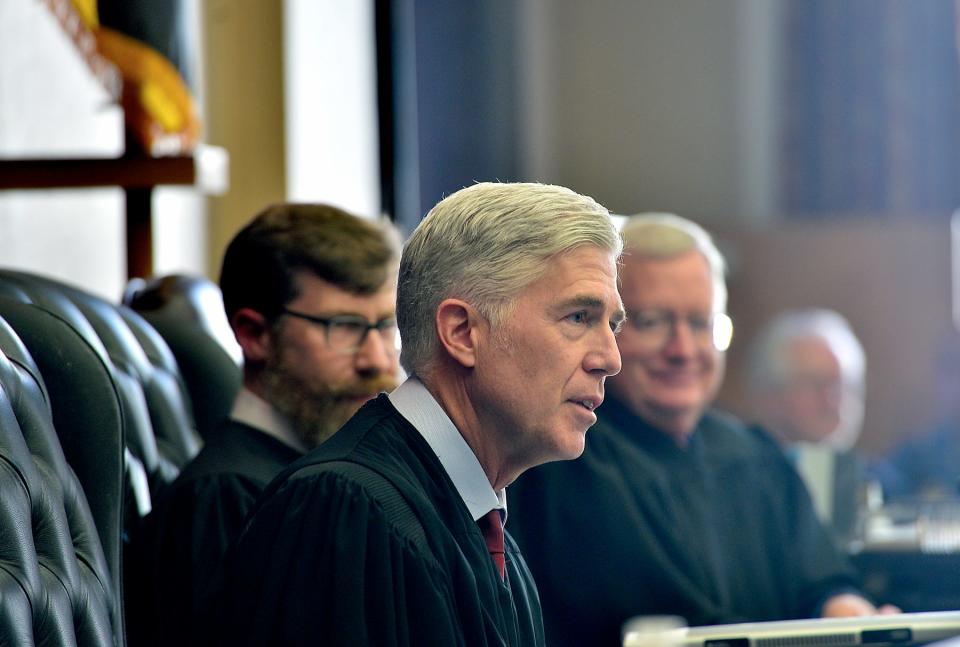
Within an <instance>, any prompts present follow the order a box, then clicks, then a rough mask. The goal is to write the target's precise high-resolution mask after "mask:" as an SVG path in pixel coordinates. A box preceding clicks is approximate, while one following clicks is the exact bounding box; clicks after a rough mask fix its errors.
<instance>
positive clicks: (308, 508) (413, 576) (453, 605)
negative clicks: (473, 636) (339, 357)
mask: <svg viewBox="0 0 960 647" xmlns="http://www.w3.org/2000/svg"><path fill="white" fill-rule="evenodd" d="M220 587H221V588H220V590H217V591H214V592H213V593H214V595H215V596H219V597H220V601H219V609H218V617H219V627H217V629H216V635H215V636H213V638H215V639H217V640H219V642H220V643H221V644H223V645H267V644H269V645H351V646H354V645H356V646H363V645H370V646H374V645H376V646H377V647H381V646H382V647H391V646H405V645H410V646H417V645H460V644H465V642H466V641H465V639H464V635H465V633H466V632H468V631H470V629H469V628H464V627H462V626H461V624H460V623H459V622H458V619H457V611H458V609H457V602H456V599H455V596H454V593H453V591H452V590H451V584H450V580H449V577H447V576H445V574H444V572H443V569H442V567H441V565H440V564H439V563H438V562H437V560H436V559H435V558H433V556H432V555H431V554H430V553H429V551H426V550H424V548H423V546H422V545H418V544H417V543H416V542H415V541H414V540H413V539H412V538H411V537H410V536H407V535H406V534H405V533H404V530H403V528H402V527H400V526H398V525H397V524H395V523H393V522H392V520H390V519H388V518H387V516H386V515H385V513H384V510H383V508H382V507H381V505H380V504H379V503H378V502H377V501H375V500H373V499H372V498H371V497H370V496H369V494H368V493H367V491H366V490H364V489H363V488H362V487H360V486H359V485H357V484H356V483H354V482H351V481H348V480H346V479H344V478H343V477H342V476H340V475H337V474H333V473H329V472H326V473H321V474H314V475H311V476H310V477H307V478H296V477H293V478H291V479H290V480H288V481H287V482H286V483H285V484H283V486H281V487H280V488H279V490H277V491H276V492H275V493H274V494H273V495H272V496H270V497H269V498H267V499H265V500H263V501H261V504H260V505H259V506H258V507H257V509H256V510H255V512H254V514H253V515H252V516H251V519H250V520H249V522H248V525H247V527H246V529H245V530H244V532H243V534H242V535H241V538H240V540H239V541H238V543H237V544H236V545H235V546H234V547H233V549H232V550H231V553H230V555H229V556H228V560H227V563H226V569H225V573H224V577H223V579H222V580H221V583H220Z"/></svg>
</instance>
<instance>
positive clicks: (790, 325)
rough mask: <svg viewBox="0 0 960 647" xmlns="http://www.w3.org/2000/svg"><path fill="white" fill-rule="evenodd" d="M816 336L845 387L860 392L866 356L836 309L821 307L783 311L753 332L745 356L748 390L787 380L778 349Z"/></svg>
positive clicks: (787, 368) (789, 374) (858, 341)
mask: <svg viewBox="0 0 960 647" xmlns="http://www.w3.org/2000/svg"><path fill="white" fill-rule="evenodd" d="M811 338H813V339H820V340H823V342H824V343H825V344H826V345H827V346H828V347H829V348H830V350H831V351H832V352H833V354H834V355H835V356H836V357H837V361H838V362H839V364H840V373H841V375H842V378H843V383H844V385H845V386H846V387H847V388H852V389H855V390H856V391H858V392H859V391H862V390H863V388H864V382H865V380H866V371H867V357H866V353H865V352H864V350H863V345H862V344H861V343H860V340H859V339H857V335H856V334H855V333H854V332H853V328H852V327H851V326H850V323H849V322H848V321H847V320H846V318H844V316H843V315H841V314H840V313H839V312H836V311H834V310H827V309H824V308H807V309H801V310H787V311H784V312H782V313H780V314H779V315H777V316H776V317H774V318H773V319H772V320H771V321H770V322H768V323H767V324H766V325H765V326H764V327H763V329H762V330H761V331H760V332H759V333H758V334H757V338H756V341H754V343H753V346H752V347H751V349H750V353H749V354H748V359H747V383H748V385H749V386H750V388H751V389H763V388H767V387H772V386H779V385H782V384H784V383H785V382H787V381H789V380H790V378H791V377H792V376H791V370H790V367H789V366H786V365H785V364H784V360H783V357H782V356H781V351H782V350H783V349H784V348H785V347H786V346H787V345H788V344H790V343H792V342H794V341H796V340H800V339H811Z"/></svg>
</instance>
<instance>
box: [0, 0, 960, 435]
mask: <svg viewBox="0 0 960 647" xmlns="http://www.w3.org/2000/svg"><path fill="white" fill-rule="evenodd" d="M54 4H56V3H55V2H40V1H38V0H2V1H0V157H4V158H16V157H33V156H58V155H59V156H64V155H66V156H69V155H76V154H78V151H80V152H81V153H82V154H84V155H101V156H111V155H116V154H117V152H118V151H119V150H120V149H122V145H123V136H122V125H121V116H120V115H118V114H117V110H116V105H115V104H114V103H113V102H111V101H110V99H109V97H108V96H107V95H106V94H105V93H104V92H103V91H102V90H101V89H98V86H97V83H96V80H95V79H92V78H91V77H90V74H89V71H88V70H85V69H84V68H83V66H81V65H79V64H78V63H77V61H76V56H75V54H73V53H71V50H70V48H71V46H72V45H71V43H70V42H69V40H68V39H66V38H65V37H64V36H63V34H62V32H59V31H58V30H57V25H56V22H55V21H53V20H51V18H50V16H49V14H50V11H49V6H52V5H54ZM184 7H185V12H186V15H187V16H188V18H189V21H190V24H191V25H192V33H193V34H194V37H193V38H194V41H195V44H196V54H195V56H196V59H195V61H194V64H195V69H196V75H195V77H194V79H193V81H192V83H193V85H192V88H193V90H194V92H195V94H196V97H197V99H198V101H199V103H200V106H201V109H202V114H203V118H204V123H205V130H204V140H205V141H206V142H207V143H208V144H212V145H216V146H222V147H223V148H225V149H226V150H227V152H228V153H229V155H230V168H231V172H230V189H229V191H228V192H227V193H225V194H224V195H221V196H215V197H205V196H202V195H199V194H198V193H197V192H196V191H192V190H191V189H189V188H176V189H174V188H167V189H164V190H162V191H160V192H158V193H157V195H156V196H155V198H154V200H155V203H154V204H155V210H156V212H157V219H156V226H155V236H154V256H155V268H154V269H155V271H156V272H157V273H168V272H173V271H188V272H195V273H203V274H207V275H209V276H211V277H214V278H215V277H216V273H217V271H218V267H219V259H220V256H221V254H222V251H223V248H224V247H225V245H226V243H227V241H228V240H229V239H230V237H231V236H232V235H233V234H234V232H235V231H236V230H237V229H238V228H239V227H240V226H242V225H243V224H244V223H245V222H246V221H247V220H248V219H249V218H250V217H251V216H252V215H253V214H254V213H255V212H256V211H258V210H259V209H261V208H262V207H263V206H264V205H266V204H267V203H269V202H273V201H276V200H283V199H297V200H326V201H329V202H333V203H335V204H339V205H341V206H344V207H347V208H350V209H353V210H355V211H357V212H359V213H363V214H365V215H369V216H375V215H377V214H379V213H381V212H382V213H388V214H390V215H392V216H393V217H395V218H396V220H397V221H398V223H399V224H400V225H401V227H403V228H405V229H407V230H409V229H410V228H412V227H413V226H415V224H416V222H417V221H418V220H419V218H420V217H422V215H423V214H424V213H425V212H426V210H427V209H428V208H429V207H430V206H432V204H434V203H435V202H436V201H437V200H439V199H440V198H441V197H443V195H446V194H449V193H451V192H453V191H455V190H456V189H458V188H460V187H462V186H464V185H467V184H470V183H472V182H474V181H479V180H502V181H512V180H536V181H544V182H551V183H558V184H563V185H567V186H570V187H571V188H573V189H575V190H577V191H579V192H582V193H587V194H589V195H592V196H593V197H595V198H596V199H597V200H598V201H600V202H601V203H603V204H605V205H606V206H607V207H608V208H610V209H611V210H612V211H614V212H616V213H621V214H629V213H635V212H639V211H648V210H658V211H674V212H677V213H679V214H681V215H684V216H687V217H691V218H693V219H696V220H698V221H700V222H701V223H702V224H704V225H705V226H707V227H708V228H710V229H712V230H713V231H715V232H716V234H717V237H718V240H719V242H720V244H721V246H722V247H723V249H724V251H725V252H726V253H727V255H728V257H729V260H730V264H731V274H730V285H731V301H730V310H731V314H732V316H733V317H734V320H735V325H736V333H735V338H734V345H733V346H732V348H731V350H730V353H729V371H728V380H727V383H726V385H725V387H724V390H723V393H722V395H721V401H722V402H723V404H724V405H726V406H728V407H729V408H732V409H734V410H737V409H738V408H740V406H741V387H740V380H739V372H740V366H741V364H742V352H743V351H744V349H745V346H746V343H747V342H748V341H749V338H750V335H751V333H752V332H753V331H755V330H756V329H757V328H758V327H759V325H760V323H761V322H762V321H763V320H764V319H766V318H767V317H769V316H771V315H772V314H773V313H774V312H775V311H776V310H778V309H780V308H783V307H797V306H813V305H816V306H825V307H832V308H834V309H836V310H838V311H840V312H841V313H843V314H844V315H845V316H847V317H848V318H849V319H850V320H851V323H852V324H853V326H854V328H855V329H856V331H857V332H858V334H859V335H860V336H861V338H862V340H863V342H864V345H865V346H866V350H867V354H868V396H867V398H868V404H867V416H866V429H865V432H864V435H863V436H862V438H861V443H860V444H861V447H862V448H863V449H864V450H865V451H866V452H868V453H876V452H880V451H883V450H884V449H885V448H886V447H888V446H889V445H890V444H892V442H894V440H896V439H897V438H898V437H900V436H902V435H904V434H908V433H910V432H911V431H912V430H914V429H916V428H920V426H921V422H922V421H925V420H927V419H929V418H930V417H932V415H933V413H932V410H933V407H934V402H933V395H932V394H933V391H934V386H935V385H934V384H933V379H934V378H933V371H932V364H933V357H934V355H935V353H936V343H937V340H938V339H939V338H941V337H942V336H943V335H944V334H945V333H947V332H949V331H951V330H952V326H953V324H952V321H951V312H952V307H953V306H952V296H951V295H952V292H953V290H954V286H953V285H952V284H951V279H950V273H951V244H950V236H949V219H950V215H951V213H952V212H953V210H954V209H955V208H956V206H957V203H958V202H960V182H958V181H957V180H958V179H960V178H958V175H960V159H958V155H960V146H957V143H958V142H957V140H958V123H957V116H956V115H958V114H960V112H958V111H957V102H958V99H960V96H958V95H960V93H958V90H957V86H958V81H960V74H958V72H957V54H956V51H957V50H956V42H955V34H954V31H955V30H954V27H955V24H956V7H955V4H954V2H953V0H929V1H927V2H923V3H904V2H896V1H895V0H839V1H831V0H721V1H717V0H639V1H636V0H597V1H596V2H590V3H583V2H579V1H577V0H483V1H481V2H474V3H456V4H455V3H449V2H443V1H441V0H383V1H380V2H374V1H373V0H316V1H314V2H308V1H307V0H286V1H285V2H283V3H280V2H262V1H260V0H206V1H201V0H185V2H184ZM121 211H122V198H121V197H120V195H119V193H118V192H117V191H116V190H112V189H96V190H84V191H72V192H66V191H44V192H30V191H16V192H11V191H7V192H0V263H3V264H4V265H8V266H15V267H23V268H27V269H33V270H36V271H41V272H44V273H49V274H53V275H55V276H60V277H61V278H64V279H68V280H72V281H74V282H77V283H79V284H82V285H84V286H86V287H87V288H89V289H91V290H93V291H95V292H98V293H100V294H103V295H105V296H108V297H110V298H118V297H119V294H120V293H121V292H122V289H123V286H124V284H125V281H126V268H125V267H124V264H123V253H122V249H121V247H122V244H123V243H122V238H123V232H122V227H123V223H122V218H121V215H120V214H121ZM958 397H960V395H958Z"/></svg>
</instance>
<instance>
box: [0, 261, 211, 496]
mask: <svg viewBox="0 0 960 647" xmlns="http://www.w3.org/2000/svg"><path fill="white" fill-rule="evenodd" d="M0 294H7V295H8V296H11V298H15V297H16V295H18V294H19V295H20V296H21V297H23V296H26V298H27V299H28V300H29V301H30V302H31V303H34V304H36V305H38V306H40V307H42V308H44V309H46V310H48V311H49V312H52V313H54V314H56V315H58V316H60V317H62V318H63V319H65V320H66V321H69V322H70V323H71V324H72V325H73V326H74V328H75V329H76V330H77V331H78V332H79V333H80V334H81V335H83V336H84V337H85V338H86V339H87V341H88V342H89V343H90V344H91V346H93V347H94V348H96V349H98V350H99V351H100V352H101V354H102V356H103V357H104V359H105V360H106V361H107V362H108V363H109V365H110V366H111V367H112V371H113V377H114V381H115V383H116V385H117V388H118V390H119V392H120V397H121V402H122V405H123V415H124V418H125V420H126V430H127V435H126V445H125V446H126V448H127V449H128V450H129V452H130V454H131V455H132V457H133V458H135V459H136V461H137V462H139V463H140V464H142V466H143V468H144V470H145V471H146V475H147V479H148V483H149V492H150V497H147V499H148V501H146V502H144V497H143V496H142V493H139V490H138V488H137V487H136V484H133V485H132V486H131V487H132V488H133V491H134V492H136V493H139V495H138V496H137V499H138V501H141V502H144V503H143V504H145V506H146V507H145V509H141V510H140V512H141V513H144V514H145V512H146V511H147V510H148V509H149V498H155V497H156V496H157V495H158V494H159V493H160V492H162V490H163V489H164V487H165V486H166V485H167V484H169V483H170V482H172V481H173V479H174V478H176V476H177V474H178V473H179V471H180V468H182V467H183V465H185V464H186V462H187V461H189V460H190V459H191V458H192V457H193V456H195V455H196V453H197V452H198V451H199V449H200V445H201V441H200V438H199V435H198V434H197V432H196V426H195V423H194V421H193V414H192V410H191V405H190V403H189V402H188V401H187V399H186V395H185V394H186V393H187V389H186V384H185V383H184V382H183V379H182V376H180V374H179V369H178V367H177V365H176V362H175V360H174V359H173V357H172V354H171V353H170V352H169V349H164V345H165V344H164V342H163V340H162V339H161V338H160V337H159V336H158V335H152V334H151V333H150V330H149V329H150V326H149V324H147V323H146V322H145V321H143V320H142V318H140V317H139V315H137V314H136V313H135V312H133V311H131V310H129V309H128V308H125V307H124V306H119V305H115V304H112V303H110V302H109V301H107V300H105V299H102V298H100V297H97V296H95V295H93V294H90V293H88V292H85V291H83V290H81V289H79V288H76V287H74V286H70V285H66V284H64V283H62V282H59V281H55V280H53V279H50V278H47V277H41V276H38V275H35V274H30V273H26V272H21V271H17V270H7V269H4V270H0ZM131 322H132V325H133V327H131ZM141 340H144V342H145V343H147V344H148V345H149V346H150V348H149V352H148V349H146V348H145V347H144V345H143V344H142V343H141Z"/></svg>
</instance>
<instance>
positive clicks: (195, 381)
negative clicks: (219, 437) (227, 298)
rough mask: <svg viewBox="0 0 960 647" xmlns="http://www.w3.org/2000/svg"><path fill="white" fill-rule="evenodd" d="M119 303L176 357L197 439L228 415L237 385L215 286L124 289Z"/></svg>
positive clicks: (168, 280)
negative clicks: (147, 324) (147, 325)
mask: <svg viewBox="0 0 960 647" xmlns="http://www.w3.org/2000/svg"><path fill="white" fill-rule="evenodd" d="M124 303H125V304H126V305H128V306H130V307H131V308H132V309H133V310H135V311H136V312H137V313H139V314H140V315H141V316H143V318H144V319H146V320H147V321H148V322H150V324H151V325H152V326H153V327H154V328H155V329H156V330H157V332H159V333H160V334H161V335H162V336H163V338H164V340H165V341H166V343H167V344H168V345H169V347H170V349H171V350H172V351H173V354H174V356H175V357H176V360H177V364H178V365H179V366H180V371H181V374H182V375H183V379H184V380H185V381H186V383H187V388H188V390H189V392H190V398H191V401H192V402H193V412H194V417H195V419H196V421H197V430H198V431H199V432H200V435H201V437H203V438H206V437H207V436H208V435H209V434H210V432H211V431H213V430H214V429H215V428H216V427H217V425H218V424H219V423H220V421H221V420H223V419H224V418H225V417H226V416H227V415H228V414H229V413H230V408H231V406H232V405H233V400H234V397H235V396H236V394H237V391H238V390H239V389H240V384H241V381H242V375H241V369H240V349H239V346H237V344H236V341H235V340H234V339H233V332H232V331H231V330H230V324H229V323H228V322H227V318H226V315H225V314H224V312H223V297H222V295H221V294H220V288H219V286H218V285H217V284H216V283H214V282H212V281H210V280H209V279H207V278H204V277H200V276H191V275H186V274H170V275H167V276H162V277H158V278H155V279H151V280H150V281H143V280H142V279H135V280H134V281H131V284H130V285H129V286H128V289H127V291H126V294H125V295H124Z"/></svg>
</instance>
